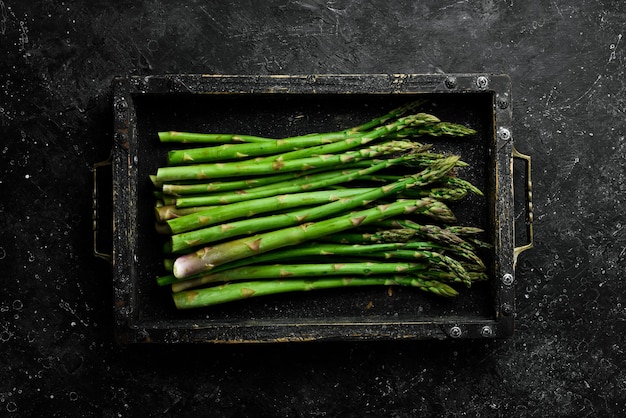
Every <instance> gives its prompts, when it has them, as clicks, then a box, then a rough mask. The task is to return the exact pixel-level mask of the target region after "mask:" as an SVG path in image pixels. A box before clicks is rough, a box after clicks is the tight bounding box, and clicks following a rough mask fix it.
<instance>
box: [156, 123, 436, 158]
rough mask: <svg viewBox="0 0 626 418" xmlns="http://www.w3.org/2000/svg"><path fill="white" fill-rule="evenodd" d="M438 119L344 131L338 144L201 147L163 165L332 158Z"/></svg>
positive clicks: (322, 137)
mask: <svg viewBox="0 0 626 418" xmlns="http://www.w3.org/2000/svg"><path fill="white" fill-rule="evenodd" d="M436 122H439V119H437V118H436V117H434V116H432V115H428V114H425V113H419V114H416V115H411V116H407V117H403V118H400V119H398V120H396V121H394V122H392V123H390V124H388V125H383V126H379V127H377V128H375V129H373V130H371V131H367V132H356V133H354V132H351V131H344V132H343V133H342V135H341V136H342V138H341V140H336V137H335V136H333V137H332V138H329V135H328V134H317V135H306V136H302V137H293V138H288V139H278V140H276V141H265V142H261V143H247V144H224V145H219V146H213V147H201V148H191V149H182V150H172V151H169V152H168V156H167V162H168V164H169V165H178V164H194V163H206V162H214V161H220V162H223V161H226V160H237V159H238V160H243V159H249V158H251V157H255V156H262V155H268V154H271V155H272V156H271V157H265V158H263V159H262V161H274V160H277V159H280V160H282V161H284V160H288V159H289V160H293V159H300V158H306V157H310V156H313V155H324V154H332V153H337V152H343V151H346V150H348V149H352V148H356V147H358V146H360V145H365V144H367V143H369V142H371V141H373V140H375V139H377V138H380V137H382V136H384V135H386V134H388V133H391V132H395V131H397V130H400V129H404V128H406V127H408V126H417V125H423V124H433V123H436Z"/></svg>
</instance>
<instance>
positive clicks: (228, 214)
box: [167, 188, 373, 234]
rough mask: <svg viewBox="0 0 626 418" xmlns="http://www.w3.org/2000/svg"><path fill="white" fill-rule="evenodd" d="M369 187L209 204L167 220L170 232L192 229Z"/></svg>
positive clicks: (349, 194) (340, 196) (331, 199)
mask: <svg viewBox="0 0 626 418" xmlns="http://www.w3.org/2000/svg"><path fill="white" fill-rule="evenodd" d="M372 190H373V189H372V188H349V189H342V190H322V191H316V192H308V193H291V194H282V195H278V196H272V197H266V198H261V199H253V200H245V201H242V202H237V203H231V204H227V205H222V206H212V207H209V208H207V209H206V210H203V211H199V212H195V213H191V214H189V215H186V216H182V217H178V218H174V219H170V220H168V221H167V225H168V227H169V230H170V233H172V234H179V233H181V232H186V231H192V230H194V229H198V228H203V227H207V226H209V225H215V224H218V223H222V222H226V221H230V220H231V219H237V218H243V217H252V216H255V215H258V214H261V213H266V212H275V211H279V210H283V209H290V208H295V207H298V206H307V205H319V204H322V203H328V202H334V201H337V200H340V199H343V198H346V197H352V196H355V195H359V194H363V193H366V192H370V191H372Z"/></svg>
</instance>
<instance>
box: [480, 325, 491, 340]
mask: <svg viewBox="0 0 626 418" xmlns="http://www.w3.org/2000/svg"><path fill="white" fill-rule="evenodd" d="M480 335H482V336H483V337H485V338H489V337H493V329H492V328H491V327H490V326H489V325H485V326H484V327H483V328H482V329H481V330H480Z"/></svg>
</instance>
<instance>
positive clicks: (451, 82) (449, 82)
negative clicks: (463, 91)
mask: <svg viewBox="0 0 626 418" xmlns="http://www.w3.org/2000/svg"><path fill="white" fill-rule="evenodd" d="M445 84H446V87H447V88H449V89H453V88H455V87H456V85H457V81H456V77H448V78H446V81H445Z"/></svg>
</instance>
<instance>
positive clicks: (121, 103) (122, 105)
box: [115, 98, 128, 112]
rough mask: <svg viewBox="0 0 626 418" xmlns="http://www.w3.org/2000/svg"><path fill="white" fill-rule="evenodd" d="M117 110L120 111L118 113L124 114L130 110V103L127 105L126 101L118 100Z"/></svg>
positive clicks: (116, 103)
mask: <svg viewBox="0 0 626 418" xmlns="http://www.w3.org/2000/svg"><path fill="white" fill-rule="evenodd" d="M115 108H116V109H117V110H118V112H123V111H124V110H126V109H127V108H128V103H126V100H124V99H123V98H121V99H118V100H117V101H116V102H115Z"/></svg>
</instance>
